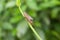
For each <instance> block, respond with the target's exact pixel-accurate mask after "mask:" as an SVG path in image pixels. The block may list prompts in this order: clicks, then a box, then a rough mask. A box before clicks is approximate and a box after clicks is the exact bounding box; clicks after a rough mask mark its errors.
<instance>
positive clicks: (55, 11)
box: [51, 8, 59, 18]
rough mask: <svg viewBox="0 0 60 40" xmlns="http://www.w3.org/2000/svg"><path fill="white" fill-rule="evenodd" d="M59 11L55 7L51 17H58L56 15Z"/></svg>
mask: <svg viewBox="0 0 60 40" xmlns="http://www.w3.org/2000/svg"><path fill="white" fill-rule="evenodd" d="M58 11H59V9H58V8H54V9H53V10H52V13H51V17H52V18H56V17H57V16H58Z"/></svg>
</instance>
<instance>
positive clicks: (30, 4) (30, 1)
mask: <svg viewBox="0 0 60 40" xmlns="http://www.w3.org/2000/svg"><path fill="white" fill-rule="evenodd" d="M26 4H27V6H28V7H29V8H31V9H33V10H38V6H37V4H36V1H35V0H26Z"/></svg>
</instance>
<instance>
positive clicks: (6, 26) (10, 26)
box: [3, 22, 13, 30]
mask: <svg viewBox="0 0 60 40" xmlns="http://www.w3.org/2000/svg"><path fill="white" fill-rule="evenodd" d="M3 29H5V30H12V29H13V27H12V25H11V24H10V23H8V22H4V23H3Z"/></svg>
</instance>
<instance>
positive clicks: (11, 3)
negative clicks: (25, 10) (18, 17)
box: [5, 1, 15, 8]
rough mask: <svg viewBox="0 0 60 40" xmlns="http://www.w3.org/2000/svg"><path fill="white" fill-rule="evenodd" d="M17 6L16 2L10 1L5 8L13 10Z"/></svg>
mask: <svg viewBox="0 0 60 40" xmlns="http://www.w3.org/2000/svg"><path fill="white" fill-rule="evenodd" d="M14 6H15V1H10V2H8V3H7V4H6V6H5V8H11V7H14Z"/></svg>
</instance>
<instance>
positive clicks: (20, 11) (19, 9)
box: [18, 7, 42, 40]
mask: <svg viewBox="0 0 60 40" xmlns="http://www.w3.org/2000/svg"><path fill="white" fill-rule="evenodd" d="M18 8H19V11H20V12H21V14H22V15H23V17H24V14H23V12H22V10H21V8H20V7H18ZM27 22H28V21H27ZM28 24H29V27H30V28H31V30H32V31H33V32H34V34H35V35H36V36H37V38H38V39H39V40H42V39H41V37H40V36H39V35H38V33H37V32H36V31H35V29H34V28H33V26H32V25H31V24H30V23H29V22H28Z"/></svg>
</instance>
